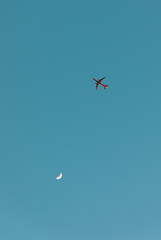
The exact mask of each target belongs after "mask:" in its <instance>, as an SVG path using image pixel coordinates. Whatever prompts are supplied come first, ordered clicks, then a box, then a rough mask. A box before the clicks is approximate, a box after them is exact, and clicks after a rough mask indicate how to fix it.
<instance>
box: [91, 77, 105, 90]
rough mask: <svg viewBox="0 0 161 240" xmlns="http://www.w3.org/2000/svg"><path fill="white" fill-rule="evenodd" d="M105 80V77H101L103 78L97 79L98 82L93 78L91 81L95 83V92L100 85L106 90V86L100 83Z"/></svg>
mask: <svg viewBox="0 0 161 240" xmlns="http://www.w3.org/2000/svg"><path fill="white" fill-rule="evenodd" d="M105 78H106V77H103V78H101V79H98V80H96V79H95V78H93V80H94V81H96V83H95V84H96V90H97V88H98V85H101V86H102V87H104V89H106V88H107V86H108V85H104V84H102V83H101V81H102V80H103V79H105Z"/></svg>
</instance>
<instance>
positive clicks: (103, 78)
mask: <svg viewBox="0 0 161 240" xmlns="http://www.w3.org/2000/svg"><path fill="white" fill-rule="evenodd" d="M105 78H106V77H103V78H101V79H99V80H98V82H101V81H102V80H103V79H105Z"/></svg>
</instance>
